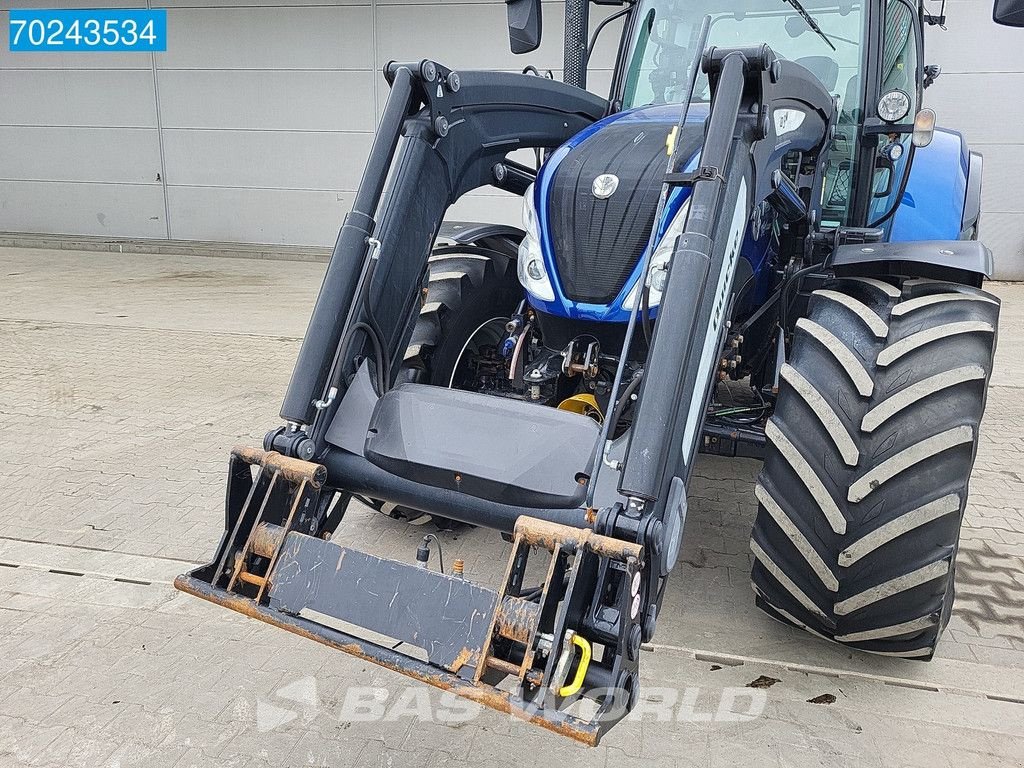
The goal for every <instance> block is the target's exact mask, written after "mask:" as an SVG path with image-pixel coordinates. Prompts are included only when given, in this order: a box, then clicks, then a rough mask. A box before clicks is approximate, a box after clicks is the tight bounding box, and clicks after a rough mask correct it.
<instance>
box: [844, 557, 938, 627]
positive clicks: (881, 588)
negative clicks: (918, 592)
mask: <svg viewBox="0 0 1024 768" xmlns="http://www.w3.org/2000/svg"><path fill="white" fill-rule="evenodd" d="M948 572H949V561H948V560H939V561H938V562H935V563H929V564H928V565H926V566H924V567H923V568H918V569H917V570H916V571H911V572H910V573H907V574H904V575H903V576H897V577H896V578H895V579H889V581H883V582H882V583H881V584H879V585H878V586H877V587H871V588H870V589H865V590H864V591H863V592H861V593H859V594H856V595H854V596H853V597H848V598H847V599H846V600H842V601H840V602H838V603H836V605H835V608H834V609H833V610H834V611H835V613H836V614H837V615H838V616H845V615H847V614H849V613H853V612H854V611H856V610H858V609H860V608H863V607H864V606H866V605H871V604H872V603H877V602H878V601H879V600H884V599H885V598H887V597H892V596H893V595H898V594H899V593H900V592H906V591H907V590H908V589H913V588H914V587H917V586H920V585H921V584H926V583H928V582H929V581H931V580H932V579H937V578H939V577H940V576H945V575H946V573H948Z"/></svg>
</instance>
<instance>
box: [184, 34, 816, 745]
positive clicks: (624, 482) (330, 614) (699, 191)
mask: <svg viewBox="0 0 1024 768" xmlns="http://www.w3.org/2000/svg"><path fill="white" fill-rule="evenodd" d="M702 66H703V68H704V71H705V72H706V73H707V74H708V76H709V79H710V82H711V86H712V93H713V99H712V106H711V112H710V117H709V119H708V124H707V137H706V139H705V144H704V148H703V152H702V155H701V167H700V168H699V169H698V170H697V172H696V173H692V174H689V173H683V172H682V168H681V163H682V161H683V160H685V158H682V159H681V158H678V157H677V153H676V151H675V149H672V150H671V152H670V157H669V159H668V163H667V173H666V176H665V179H664V181H665V184H666V185H668V186H669V187H671V186H682V185H686V186H692V187H693V193H692V194H693V197H692V201H693V202H692V204H691V206H690V213H689V215H688V218H687V221H686V226H685V227H684V231H683V233H682V234H681V235H680V236H679V237H678V239H677V241H676V243H675V245H674V249H675V251H674V255H673V258H672V261H671V267H670V269H669V274H668V280H667V285H666V287H665V291H664V294H663V299H662V303H661V309H660V312H661V315H660V317H659V321H658V324H657V326H656V329H655V333H654V337H653V339H652V342H651V345H650V350H649V353H648V355H647V366H648V371H647V375H645V377H644V383H643V387H642V388H641V390H640V393H639V400H638V403H637V407H636V411H635V418H634V426H633V428H632V430H633V431H632V437H631V438H630V440H629V441H628V445H627V446H625V448H624V450H623V452H622V454H621V455H620V457H619V458H618V459H617V460H615V461H610V460H609V459H608V455H607V453H606V452H605V453H603V454H602V451H601V450H600V446H594V448H595V449H597V450H595V451H593V456H592V458H591V459H590V461H591V462H592V464H593V466H592V467H591V472H592V473H593V474H595V475H596V474H597V473H599V472H614V473H616V474H617V477H616V478H615V482H613V483H611V485H610V487H611V489H612V490H613V491H616V492H617V496H616V498H617V500H616V501H614V502H612V503H607V504H605V503H603V502H602V504H601V505H600V506H598V505H596V504H595V505H591V504H585V505H582V506H570V507H564V508H560V507H557V506H553V507H552V508H547V509H544V508H537V507H530V506H526V505H523V506H515V505H514V504H511V503H498V502H496V501H494V500H493V499H487V498H483V497H481V496H479V495H477V496H474V495H472V494H471V493H468V492H464V489H463V488H462V485H461V475H460V473H459V472H458V471H455V472H454V473H453V474H454V477H453V478H452V482H453V483H454V485H453V486H452V487H450V488H448V487H440V486H437V485H431V484H428V483H425V482H418V481H417V479H416V478H412V479H410V478H409V477H404V476H399V475H397V474H394V473H393V472H391V471H389V470H387V469H384V468H382V467H381V466H380V465H379V464H377V463H374V462H373V461H371V460H370V459H371V458H372V457H368V452H367V451H364V449H363V446H364V444H369V442H370V440H369V438H368V437H367V429H368V428H369V425H370V416H371V414H372V413H374V412H376V409H377V407H378V405H379V404H380V403H381V402H383V401H384V399H385V397H388V396H389V395H393V394H395V392H390V393H389V392H374V388H373V386H372V384H371V383H370V382H371V378H370V376H369V375H368V373H367V371H368V369H369V367H370V366H375V367H376V368H377V370H378V371H379V372H381V373H383V372H387V371H392V372H393V371H395V370H397V365H391V363H394V362H396V361H400V359H401V355H402V353H403V351H404V349H405V345H406V344H407V341H408V335H409V333H410V327H411V326H410V317H414V316H415V313H414V312H413V311H412V310H413V307H414V306H415V305H416V302H417V301H418V300H419V298H420V296H419V293H420V291H419V288H420V285H421V281H422V275H423V272H424V270H425V268H426V263H427V257H428V253H429V248H430V243H431V242H432V240H433V238H434V236H435V235H436V234H437V232H438V228H439V227H440V223H441V218H442V216H443V214H444V212H445V210H446V209H447V207H448V206H449V205H450V204H451V203H452V202H454V200H455V199H457V198H458V197H459V196H460V195H462V194H463V193H465V192H466V191H469V190H470V189H473V188H475V187H478V186H481V185H483V184H487V183H494V182H495V179H496V175H495V173H494V167H495V164H497V163H500V162H502V161H503V159H504V157H505V155H506V154H507V153H508V152H511V151H513V150H514V149H520V148H523V147H554V146H557V145H559V144H561V143H562V142H563V141H565V140H566V139H567V138H569V136H571V135H573V134H575V133H577V132H578V131H579V130H580V129H581V128H583V127H585V126H586V125H588V124H590V123H591V122H593V121H594V120H596V119H597V118H598V117H600V115H601V113H602V112H603V111H604V109H605V106H606V105H604V103H603V102H602V101H601V100H599V99H597V98H596V97H593V96H591V95H589V94H586V93H585V92H583V91H581V90H579V89H575V88H571V87H569V86H566V85H564V84H561V83H555V82H553V81H550V80H546V79H544V78H538V77H529V76H519V75H509V74H504V73H474V72H468V73H464V74H463V75H462V76H461V77H460V76H459V74H458V73H455V72H452V71H450V70H448V69H446V68H444V67H443V66H441V65H438V64H436V63H434V62H426V61H424V62H419V63H417V64H390V65H388V67H386V69H385V74H386V76H387V78H388V81H389V83H391V85H392V93H391V97H390V98H389V101H388V105H387V107H386V109H385V113H384V117H383V119H382V122H381V126H380V131H379V132H378V135H377V138H376V140H375V143H374V147H373V150H372V152H371V157H370V160H369V162H368V165H367V169H366V173H365V175H364V178H363V182H362V184H361V186H360V190H359V192H358V193H357V195H356V201H355V204H354V207H353V211H352V212H351V213H350V214H349V216H348V217H347V218H346V220H345V223H344V225H343V227H342V229H341V233H340V235H339V237H338V242H337V245H336V247H335V251H334V254H333V256H332V258H331V262H330V265H329V267H328V270H327V275H326V277H325V279H324V283H323V286H322V288H321V292H320V296H319V298H318V300H317V303H316V307H315V309H314V312H313V316H312V318H311V320H310V325H309V330H308V332H307V335H306V337H305V339H304V341H303V344H302V348H301V350H300V353H299V357H298V360H297V362H296V366H295V370H294V373H293V376H292V380H291V384H290V386H289V389H288V394H287V396H286V398H285V402H284V405H283V407H282V416H283V417H284V418H285V419H286V421H287V422H288V423H287V425H286V426H285V427H282V428H279V429H277V430H274V431H272V432H270V433H268V435H267V437H266V439H265V441H264V450H257V449H248V448H237V449H235V450H234V451H233V452H232V455H231V460H230V465H229V483H228V489H227V498H226V505H225V506H226V515H225V529H224V530H225V533H224V536H223V538H222V539H221V542H220V545H219V547H218V549H217V552H216V553H215V555H214V557H213V558H212V560H211V562H210V563H209V564H208V565H206V566H203V567H201V568H197V569H195V570H193V571H191V572H190V573H188V574H186V575H184V576H181V577H179V578H178V579H177V580H176V582H175V585H176V586H177V587H178V588H179V589H181V590H183V591H185V592H188V593H190V594H193V595H196V596H198V597H201V598H203V599H206V600H210V601H212V602H214V603H217V604H219V605H222V606H224V607H227V608H231V609H233V610H236V611H239V612H241V613H244V614H246V615H248V616H252V617H254V618H259V619H261V620H263V621H266V622H268V623H271V624H274V625H276V626H279V627H282V628H284V629H287V630H289V631H291V632H295V633H297V634H301V635H304V636H306V637H309V638H312V639H314V640H317V641H319V642H322V643H324V644H326V645H329V646H331V647H334V648H338V649H340V650H343V651H346V652H348V653H351V654H353V655H355V656H358V657H360V658H363V659H366V660H369V661H373V662H375V663H378V664H380V665H382V666H385V667H388V668H390V669H394V670H396V671H399V672H402V673H404V674H407V675H409V676H411V677H414V678H416V679H418V680H421V681H424V682H427V683H430V684H432V685H436V686H438V687H441V688H445V689H448V690H451V691H452V692H454V693H456V694H458V695H460V696H464V697H466V698H468V699H472V700H474V701H477V702H479V703H481V704H485V705H487V706H490V707H493V708H495V709H498V710H501V711H505V712H510V713H513V714H515V715H517V716H520V717H522V718H524V719H526V720H529V721H530V722H533V723H537V724H539V725H542V726H544V727H546V728H548V729H550V730H553V731H555V732H558V733H561V734H564V735H566V736H569V737H571V738H573V739H576V740H578V741H581V742H584V743H586V744H596V743H597V742H598V740H599V739H600V737H601V736H602V735H603V734H604V733H605V732H607V730H608V729H609V728H610V727H611V726H612V725H614V724H615V723H616V722H618V720H620V719H621V718H622V717H624V716H625V715H626V714H627V713H628V712H629V711H630V709H632V707H633V705H634V704H635V702H636V700H637V697H638V693H639V657H640V647H641V644H642V642H644V641H647V640H650V639H651V637H652V636H653V634H654V630H655V625H656V621H657V617H658V612H659V609H660V605H661V599H662V596H663V595H664V586H665V583H666V580H667V578H668V575H669V573H670V572H671V571H672V568H673V566H674V564H675V560H676V556H677V555H678V551H679V545H680V540H681V536H682V523H683V519H684V517H685V509H686V483H687V481H688V479H689V475H690V468H691V466H692V463H693V458H694V456H695V454H696V452H697V448H698V443H699V437H700V435H701V431H702V426H703V421H704V413H705V410H706V408H705V406H706V404H707V400H708V397H709V393H710V391H711V387H712V383H713V381H714V380H715V373H716V370H717V368H716V366H715V365H714V363H715V361H716V360H717V359H718V355H719V353H720V349H721V346H722V343H723V340H724V334H725V333H726V327H727V323H726V322H725V318H727V317H728V308H729V305H730V303H731V301H732V296H733V294H734V291H735V288H734V286H733V278H734V274H735V271H736V261H737V259H736V255H737V250H738V248H739V242H740V240H741V236H742V234H743V232H745V230H746V227H747V222H748V219H749V215H750V211H751V210H752V209H753V207H754V206H758V205H775V206H786V207H787V213H788V214H789V215H790V217H791V219H790V220H791V221H795V224H794V225H795V226H804V227H807V228H813V226H814V223H815V221H816V208H815V202H814V201H817V200H820V199H821V189H820V183H821V181H820V180H821V175H822V174H821V169H822V164H823V162H824V160H825V157H826V154H827V152H826V147H827V144H828V140H829V133H830V130H831V127H832V124H833V121H834V119H835V103H834V101H833V99H832V97H831V96H829V94H828V93H827V92H826V91H825V90H824V89H823V88H822V87H821V86H820V84H818V81H817V80H816V79H815V78H814V77H813V76H812V75H810V73H808V72H807V71H806V70H804V69H803V68H801V67H800V66H798V65H795V64H792V63H791V62H785V63H783V62H780V61H779V60H778V59H777V58H776V57H775V56H774V54H773V53H772V52H771V50H770V49H768V48H767V47H766V46H761V47H758V48H750V49H733V50H722V49H709V50H708V51H707V52H705V54H704V57H703V62H702ZM776 107H780V108H784V109H788V110H789V109H799V110H801V111H802V112H804V113H805V116H806V119H805V120H803V122H802V123H800V124H799V127H798V129H795V130H794V129H790V130H787V131H786V132H785V136H779V135H776V133H775V128H774V124H775V123H774V121H773V120H772V117H771V116H772V111H773V109H774V108H776ZM681 108H685V107H681ZM400 138H402V141H401V149H400V150H399V145H400V142H399V139H400ZM794 153H796V154H797V155H798V156H799V159H800V161H799V163H798V172H797V174H796V178H795V179H786V180H780V177H779V175H778V174H777V173H776V172H777V171H778V170H779V169H780V167H781V166H782V163H783V159H784V157H787V156H789V157H792V155H793V154H794ZM389 177H390V179H391V183H390V189H389V192H388V193H387V195H386V196H385V197H384V198H383V199H382V197H381V195H382V193H383V190H384V187H385V181H386V180H387V179H388V178H389ZM794 198H795V201H794ZM794 206H795V207H797V208H799V207H800V206H803V208H802V211H797V212H796V214H798V215H794V211H793V210H792V209H793V207H794ZM801 215H802V216H803V220H802V223H801V219H800V216H801ZM378 218H379V223H378V222H377V219H378ZM657 225H658V223H657V221H656V222H655V226H657ZM368 307H372V308H373V312H372V314H373V316H372V317H371V316H370V315H369V314H368V311H367V308H368ZM372 324H376V325H377V326H378V327H379V336H380V339H379V340H378V341H379V347H380V348H379V349H376V350H374V349H373V348H372V346H373V345H370V344H369V343H367V342H366V341H365V339H362V338H361V339H360V341H358V342H356V341H353V338H354V337H353V330H354V329H356V328H357V327H360V326H365V327H370V326H371V325H372ZM375 333H376V331H375ZM382 357H383V358H384V359H381V358H382ZM381 378H384V379H387V378H388V377H387V376H386V375H384V376H383V377H380V376H378V381H380V379H381ZM393 379H394V374H393V373H392V375H391V380H393ZM391 380H388V381H385V384H386V386H390V385H391V384H392V381H391ZM396 391H397V390H396ZM478 397H479V396H478ZM524 407H525V408H527V409H529V408H538V407H539V406H536V405H529V404H525V405H524ZM467 426H471V425H467ZM602 467H603V468H602ZM435 476H436V475H435ZM588 479H589V474H588V473H584V474H581V476H580V480H579V482H580V483H586V482H588ZM353 494H361V495H366V496H370V497H372V498H376V499H380V500H383V501H389V502H392V503H399V504H408V505H410V506H412V507H413V508H416V509H421V510H423V511H427V512H432V513H435V514H439V515H443V516H445V517H449V518H453V519H456V520H461V521H464V522H467V523H471V524H474V525H479V526H486V527H490V528H496V529H499V530H503V531H505V532H507V533H509V534H510V535H511V541H512V547H511V553H510V557H509V562H508V565H507V567H506V569H505V572H504V575H503V577H502V580H501V582H500V584H499V585H498V588H497V589H490V588H488V587H485V586H482V585H479V584H475V583H472V582H469V581H464V580H463V579H462V578H459V577H458V576H455V575H446V574H442V573H437V572H434V571H431V570H427V569H425V568H421V567H417V566H415V565H412V564H409V563H402V562H397V561H394V560H388V559H382V558H378V557H374V556H372V555H368V554H365V553H361V552H358V551H357V550H354V549H351V548H349V547H346V546H345V545H344V532H343V529H342V528H339V527H338V526H339V522H340V521H341V518H342V516H343V515H344V512H345V509H346V507H347V505H348V501H349V499H350V498H351V496H352V495H353ZM548 498H560V497H557V496H553V497H548ZM538 553H541V554H545V553H546V555H547V556H548V558H549V560H548V561H547V562H546V564H545V568H544V573H545V576H544V579H543V582H542V583H541V584H539V585H536V584H527V583H526V572H527V571H526V569H527V564H528V562H529V561H530V558H531V556H536V555H537V554H538ZM353 626H354V627H355V628H356V629H352V628H351V627H353ZM361 630H362V631H368V632H370V633H375V634H377V635H381V636H383V637H384V638H387V640H386V641H377V640H369V639H366V638H365V637H363V634H362V632H361ZM395 641H397V644H395ZM403 647H416V648H419V649H420V653H419V656H417V655H414V654H407V653H404V652H402V648H403ZM580 698H585V699H588V700H589V702H587V703H586V705H584V703H577V702H578V700H579V699H580ZM587 706H589V707H590V710H591V711H589V712H587V711H586V708H587Z"/></svg>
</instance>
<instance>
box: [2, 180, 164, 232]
mask: <svg viewBox="0 0 1024 768" xmlns="http://www.w3.org/2000/svg"><path fill="white" fill-rule="evenodd" d="M0 231H7V232H40V233H46V234H60V235H99V236H101V237H131V238H138V237H157V238H159V237H166V236H167V232H166V229H165V226H164V200H163V192H162V190H161V187H160V185H159V184H150V185H141V184H80V183H73V182H35V181H0Z"/></svg>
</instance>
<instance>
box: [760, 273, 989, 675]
mask: <svg viewBox="0 0 1024 768" xmlns="http://www.w3.org/2000/svg"><path fill="white" fill-rule="evenodd" d="M998 316H999V301H998V299H996V298H995V297H993V296H991V295H990V294H988V293H985V292H984V291H982V290H979V289H976V288H970V287H966V286H963V285H958V284H952V283H943V282H937V281H926V280H912V281H907V282H906V283H904V284H903V286H902V287H901V288H897V287H895V286H893V285H890V284H889V283H886V282H882V281H879V280H872V279H865V278H846V279H841V280H834V281H831V282H830V283H829V284H827V285H825V286H824V288H823V289H821V290H819V291H815V292H814V293H813V294H812V296H811V300H810V304H809V307H808V313H807V316H806V317H804V318H801V319H800V320H799V321H798V322H797V328H796V333H795V339H794V343H793V349H792V355H791V356H790V360H789V362H788V363H787V364H786V366H785V368H784V369H783V375H782V380H781V381H780V388H779V397H778V401H777V404H776V409H775V413H774V415H773V416H772V418H771V420H770V421H769V423H768V427H767V433H768V448H767V453H766V456H765V463H764V467H763V469H762V470H761V474H760V476H759V478H758V482H757V487H756V494H757V497H758V502H759V506H758V513H757V518H756V520H755V522H754V529H753V535H752V537H751V550H752V552H753V554H754V566H753V569H752V572H751V578H752V580H753V586H754V592H755V595H756V602H757V605H758V606H759V607H760V608H762V609H763V610H764V611H766V612H767V613H768V614H769V615H771V616H772V617H774V618H776V619H778V620H780V621H783V622H786V623H788V624H793V625H795V626H798V627H801V628H804V629H806V630H808V631H810V632H812V633H814V634H817V635H821V636H824V637H825V638H827V639H829V640H834V641H836V642H839V643H843V644H846V645H849V646H851V647H854V648H858V649H860V650H864V651H870V652H872V653H880V654H886V655H890V656H903V657H908V658H916V659H922V660H927V659H930V658H931V657H932V655H933V654H934V652H935V646H936V643H937V642H938V639H939V636H940V635H941V633H942V630H943V629H944V628H945V626H946V623H947V622H948V620H949V615H950V611H951V609H952V605H953V594H954V590H953V581H954V567H955V566H954V564H955V559H956V553H957V547H958V543H959V539H960V523H961V520H962V517H963V512H964V506H965V504H966V500H967V489H968V482H969V479H970V474H971V468H972V466H973V464H974V456H975V453H976V450H977V444H978V428H979V425H980V423H981V417H982V413H983V412H984V409H985V398H986V391H987V387H988V379H989V374H990V373H991V370H992V358H993V354H994V350H995V337H996V326H997V320H998Z"/></svg>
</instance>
